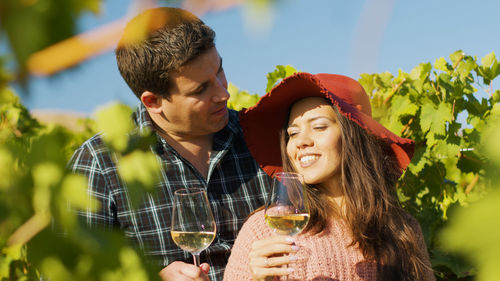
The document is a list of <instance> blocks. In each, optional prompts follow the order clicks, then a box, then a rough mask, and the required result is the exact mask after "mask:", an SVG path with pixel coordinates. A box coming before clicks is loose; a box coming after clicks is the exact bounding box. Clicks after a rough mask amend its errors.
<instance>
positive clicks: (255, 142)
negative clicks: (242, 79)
mask: <svg viewBox="0 0 500 281" xmlns="http://www.w3.org/2000/svg"><path fill="white" fill-rule="evenodd" d="M332 75H333V76H332ZM324 76H326V75H325V74H323V76H322V75H321V74H317V75H313V74H309V73H304V72H301V73H297V74H294V75H292V76H289V77H287V78H285V79H283V81H281V82H280V83H279V84H278V85H276V86H275V87H274V88H273V89H272V90H271V91H270V92H269V93H267V94H266V95H264V96H262V97H261V99H260V100H259V101H258V102H257V104H256V105H255V106H252V107H250V108H248V109H244V110H242V111H240V124H241V128H242V130H243V134H244V138H245V141H246V143H247V146H248V149H249V150H250V153H251V154H252V156H253V157H254V158H255V160H257V162H258V163H259V165H260V167H261V168H262V169H263V170H264V171H265V172H266V173H267V174H268V175H270V176H272V175H273V174H274V173H276V172H280V171H282V162H281V152H280V136H279V134H280V131H281V129H282V128H283V126H284V125H285V121H286V119H287V117H288V116H287V115H288V111H289V108H290V106H291V105H292V104H293V103H295V102H296V101H298V100H300V99H302V98H306V97H322V98H326V99H328V100H330V102H331V103H332V104H333V105H335V106H336V107H337V109H338V111H339V112H340V113H341V114H343V115H344V116H346V117H347V118H349V119H350V120H352V121H354V122H356V123H357V124H358V125H359V126H360V127H362V128H363V129H365V130H366V131H367V132H369V133H370V134H372V135H374V136H376V137H378V138H380V139H383V140H384V141H386V142H387V143H388V144H389V145H390V147H391V149H392V151H393V152H394V156H395V157H396V159H397V160H398V164H399V167H400V168H401V169H402V170H404V169H405V168H406V167H407V166H408V164H409V163H410V160H411V157H412V156H413V152H414V147H415V143H414V142H413V141H412V140H410V139H406V138H402V137H399V136H398V135H396V134H394V133H392V132H391V131H389V130H388V129H387V128H385V127H384V126H382V125H381V124H380V123H378V122H377V121H376V120H374V119H373V118H371V117H370V116H368V115H367V114H365V113H363V112H361V111H360V110H358V109H357V108H356V107H354V106H353V105H351V104H349V103H348V102H346V101H345V100H344V99H342V98H341V97H339V96H338V95H336V94H335V89H331V88H330V89H331V90H328V88H327V87H326V86H325V84H326V83H325V82H324V81H322V77H324ZM327 76H328V77H330V78H333V79H334V80H335V79H337V78H338V79H349V80H352V79H351V78H349V77H346V76H342V75H334V74H327ZM352 81H355V80H352ZM355 83H356V84H357V82H355ZM341 90H345V89H339V91H341ZM363 91H364V90H363Z"/></svg>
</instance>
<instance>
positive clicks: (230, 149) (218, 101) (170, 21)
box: [71, 8, 269, 280]
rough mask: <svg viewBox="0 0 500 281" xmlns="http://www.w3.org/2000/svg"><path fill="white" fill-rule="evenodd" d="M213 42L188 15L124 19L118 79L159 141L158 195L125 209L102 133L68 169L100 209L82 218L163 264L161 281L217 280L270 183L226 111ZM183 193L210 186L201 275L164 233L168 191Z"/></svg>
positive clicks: (168, 11)
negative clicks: (212, 232)
mask: <svg viewBox="0 0 500 281" xmlns="http://www.w3.org/2000/svg"><path fill="white" fill-rule="evenodd" d="M144 27H146V29H144ZM144 30H146V32H145V33H144V32H143V31H144ZM214 37H215V33H214V31H213V30H212V29H210V28H209V27H208V26H206V25H205V24H204V23H203V22H202V21H201V20H199V19H198V18H197V17H195V16H194V15H192V14H190V13H189V12H186V11H184V10H181V9H175V8H155V9H151V10H148V11H146V12H144V13H142V14H140V15H138V16H137V17H135V18H134V19H132V20H131V22H129V24H128V25H127V27H126V28H125V32H124V35H123V37H122V39H121V41H120V43H119V45H118V47H117V49H116V59H117V62H118V68H119V70H120V73H121V75H122V77H123V78H124V80H125V81H126V82H127V84H128V85H129V87H130V88H131V89H132V91H133V92H134V93H135V95H136V96H137V97H138V98H139V99H140V100H141V105H140V108H139V109H138V110H137V112H136V113H135V116H134V118H135V121H136V123H137V126H138V127H139V128H144V127H149V128H151V129H153V130H154V131H155V133H156V134H157V143H156V144H155V145H154V146H152V151H153V152H154V153H155V155H156V157H158V159H159V161H160V163H161V166H162V167H161V169H162V170H161V179H160V180H159V181H160V182H159V183H158V185H157V187H156V188H157V190H156V191H157V192H156V193H157V194H160V196H156V197H154V198H153V197H151V196H149V194H144V196H143V198H144V201H143V202H142V205H141V206H140V207H139V208H137V209H131V207H130V206H129V204H127V196H129V194H128V193H127V190H126V187H124V186H123V183H122V181H121V180H120V178H119V176H118V174H117V170H116V163H114V162H113V160H112V159H113V157H112V155H111V153H109V152H108V151H107V150H106V149H102V140H101V137H100V136H99V135H96V136H94V137H92V138H91V139H89V140H88V141H86V142H85V143H84V144H83V145H82V146H81V147H80V148H79V149H78V150H77V151H76V152H75V154H74V156H73V158H72V162H71V163H72V164H71V167H72V169H73V171H74V172H77V173H81V174H84V175H87V176H88V178H89V189H90V191H89V192H90V194H93V195H94V197H95V198H97V199H98V200H99V201H100V202H101V206H103V207H102V208H101V210H99V211H97V212H87V213H81V215H82V216H84V217H85V221H87V223H89V224H90V225H91V226H95V225H107V226H117V227H119V228H120V229H122V230H123V231H124V232H125V234H126V235H127V236H128V237H130V238H131V239H132V240H133V241H134V242H136V243H137V244H138V246H139V247H140V248H141V249H143V251H144V253H145V254H146V255H148V256H152V257H153V258H154V259H155V260H157V261H158V263H159V264H161V265H162V266H165V268H164V269H163V270H161V272H160V276H161V277H162V279H163V280H208V278H210V279H211V280H222V275H223V271H224V267H225V265H226V262H227V258H228V257H229V254H230V249H231V247H232V245H233V242H234V240H235V238H236V235H237V233H238V230H239V228H240V227H241V225H242V224H243V221H244V220H245V218H246V217H247V216H248V214H249V213H251V212H252V211H253V210H254V209H256V208H257V207H259V206H262V205H263V204H264V202H265V197H266V196H267V192H268V191H267V189H268V186H269V178H268V177H267V175H266V174H265V173H264V172H263V171H262V170H260V169H259V167H258V164H257V163H256V162H255V160H254V159H253V158H252V157H251V156H250V153H249V151H248V149H247V147H246V144H245V142H244V140H243V136H242V132H241V128H240V127H239V123H238V116H237V113H236V112H235V111H231V110H228V109H227V106H226V104H227V100H228V98H229V94H228V92H227V81H226V77H225V74H224V69H223V67H222V58H221V57H220V55H219V53H218V52H217V49H216V48H215V44H214ZM189 187H203V188H205V189H206V191H207V194H208V197H209V200H210V203H211V207H212V210H213V212H214V216H215V219H216V224H217V236H216V238H215V240H214V242H213V243H212V245H211V246H210V247H209V248H208V249H206V250H205V251H203V252H202V254H201V260H202V262H203V261H205V262H206V263H204V264H202V265H201V267H199V268H198V267H195V266H194V265H192V259H191V257H190V255H189V254H188V253H187V252H184V251H183V250H181V249H180V248H178V247H177V246H176V245H175V244H174V243H173V241H172V238H171V237H170V233H169V229H170V217H171V212H172V203H173V202H172V201H173V194H174V191H175V190H177V189H181V188H189ZM207 272H208V274H207Z"/></svg>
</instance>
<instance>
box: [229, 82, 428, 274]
mask: <svg viewBox="0 0 500 281" xmlns="http://www.w3.org/2000/svg"><path fill="white" fill-rule="evenodd" d="M240 122H241V125H242V128H243V130H244V133H245V139H246V142H247V145H248V147H249V149H250V151H251V152H252V155H253V156H254V158H255V159H256V160H257V161H258V162H259V164H260V165H261V167H262V168H263V169H264V170H265V171H266V172H267V173H268V174H270V175H272V174H274V173H275V172H278V171H281V170H285V171H294V172H298V173H300V174H302V175H303V176H304V181H305V183H306V193H307V195H306V197H307V199H308V207H309V211H310V220H309V223H308V225H307V226H306V228H305V229H304V230H303V231H302V233H300V234H299V235H297V236H294V237H284V236H279V235H276V234H274V233H273V232H272V230H271V229H270V228H268V227H267V226H266V224H265V222H264V212H263V210H260V211H257V212H255V213H254V214H253V215H252V216H251V217H250V218H249V219H248V220H247V222H246V223H245V224H244V225H243V228H242V229H241V231H240V233H239V234H238V237H237V239H236V241H235V244H234V247H233V249H232V253H231V256H230V258H229V262H228V264H227V266H226V271H225V275H224V280H272V279H273V277H276V276H284V275H288V276H289V280H435V279H434V276H433V273H432V269H431V267H430V262H429V256H428V254H427V248H426V245H425V242H424V240H423V235H422V231H421V229H420V226H419V225H418V223H417V221H416V220H415V219H414V218H412V217H411V216H410V215H409V214H407V213H406V212H405V211H404V210H403V209H402V208H401V207H400V205H399V201H398V199H397V195H396V190H395V184H396V182H397V180H398V178H399V177H400V176H401V173H402V172H403V170H404V169H405V168H406V166H407V165H408V164H409V162H410V159H411V156H412V155H413V150H414V143H413V141H411V140H408V139H404V138H400V137H398V136H396V135H395V134H393V133H391V132H390V131H389V130H387V129H386V128H384V127H383V126H382V125H380V124H379V123H378V122H376V121H375V120H373V119H372V118H371V107H370V101H369V98H368V96H367V95H366V93H365V91H364V90H363V88H362V87H361V85H360V84H359V83H357V82H356V81H355V80H353V79H351V78H348V77H345V76H341V75H333V74H317V75H312V74H309V73H298V74H295V75H293V76H290V77H288V78H285V79H284V80H283V81H282V82H281V83H280V84H278V85H277V86H275V87H274V88H273V89H272V90H271V91H270V92H269V93H268V94H266V95H265V96H263V97H262V98H261V100H260V101H259V102H258V103H257V105H256V106H254V107H252V108H250V109H248V110H246V111H244V112H242V113H241V114H240ZM280 129H281V133H280ZM280 148H281V153H280ZM283 265H288V266H287V267H284V266H283Z"/></svg>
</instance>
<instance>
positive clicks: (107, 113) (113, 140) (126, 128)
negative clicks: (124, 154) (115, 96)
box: [95, 103, 134, 151]
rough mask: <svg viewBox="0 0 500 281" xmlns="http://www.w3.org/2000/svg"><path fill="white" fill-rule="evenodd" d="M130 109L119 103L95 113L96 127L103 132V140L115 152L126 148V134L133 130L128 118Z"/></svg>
mask: <svg viewBox="0 0 500 281" xmlns="http://www.w3.org/2000/svg"><path fill="white" fill-rule="evenodd" d="M131 114H132V109H131V108H130V107H129V106H127V105H125V104H119V103H113V104H111V105H108V106H106V107H104V108H102V109H99V110H98V111H97V113H96V114H95V115H96V126H97V128H98V130H99V131H102V132H103V139H104V141H105V142H106V143H108V144H109V145H110V146H111V147H112V148H114V149H115V150H116V151H124V150H125V149H126V148H127V143H128V137H127V136H128V134H129V133H130V132H131V131H132V129H133V128H134V125H133V123H132V120H131V118H130V116H131Z"/></svg>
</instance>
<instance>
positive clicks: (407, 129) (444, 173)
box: [0, 0, 500, 280]
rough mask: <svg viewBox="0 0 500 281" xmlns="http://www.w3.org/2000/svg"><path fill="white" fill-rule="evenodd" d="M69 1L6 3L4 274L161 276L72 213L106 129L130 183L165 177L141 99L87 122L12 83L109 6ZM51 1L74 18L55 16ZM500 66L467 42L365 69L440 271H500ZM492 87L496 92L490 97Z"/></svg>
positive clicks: (0, 72) (464, 275)
mask: <svg viewBox="0 0 500 281" xmlns="http://www.w3.org/2000/svg"><path fill="white" fill-rule="evenodd" d="M61 1H62V0H50V1H48V0H47V1H16V0H2V1H1V2H0V28H1V30H2V32H3V33H5V34H6V36H7V38H8V40H9V42H10V43H11V45H12V49H13V56H14V59H15V61H16V65H17V66H18V68H17V70H16V71H15V74H12V73H9V72H8V71H7V70H6V67H5V60H4V59H2V60H1V65H0V178H1V179H2V180H1V181H0V248H1V254H0V278H1V280H40V278H42V279H43V278H45V277H48V278H50V279H51V280H151V279H155V278H156V276H157V275H156V274H157V273H156V272H155V269H153V268H150V267H149V266H148V264H146V263H145V262H144V260H145V259H144V258H143V257H141V255H140V253H138V252H136V251H135V250H134V249H133V248H131V247H130V246H129V245H128V244H127V242H126V241H124V240H123V239H122V236H121V235H120V234H117V233H110V232H105V233H102V232H98V231H89V230H88V229H86V228H84V227H82V226H80V224H79V222H78V221H77V220H76V219H75V216H74V214H72V213H71V212H68V202H69V203H70V204H71V205H72V207H73V208H87V206H88V200H91V199H90V198H88V197H87V195H86V193H85V188H86V185H85V179H82V178H81V177H78V176H75V175H72V174H70V173H69V172H68V171H67V170H66V169H65V166H66V163H67V161H68V160H69V157H70V156H71V154H72V152H73V151H74V149H76V147H78V146H79V145H80V144H81V143H82V142H83V141H84V140H85V139H87V138H88V137H90V136H91V135H93V134H94V133H95V132H98V131H105V132H106V135H107V136H109V138H107V140H106V141H107V143H108V144H109V145H110V147H112V148H113V149H115V151H116V152H117V155H118V158H119V161H120V172H122V174H123V175H124V180H125V181H126V182H127V184H128V185H129V186H130V187H131V192H141V191H142V190H143V189H146V190H147V188H148V187H150V186H152V185H153V184H154V183H153V182H151V180H150V179H151V178H154V174H155V172H156V166H155V164H154V163H153V162H154V161H153V160H152V159H151V155H149V153H148V152H147V145H148V143H149V140H150V138H149V135H148V134H147V133H146V134H139V133H138V132H133V131H131V129H132V125H131V124H130V123H126V122H122V121H123V120H129V119H128V116H129V114H130V112H131V110H132V109H131V108H129V107H128V106H125V105H120V104H115V105H110V106H108V107H106V108H104V109H102V110H100V111H99V112H96V113H95V114H94V116H95V117H94V118H92V119H82V120H81V121H80V124H81V126H80V128H81V129H80V130H78V131H74V130H68V129H67V128H64V127H61V126H58V125H54V124H42V123H40V122H39V121H38V120H37V119H35V118H34V117H33V116H32V115H31V114H30V113H29V112H28V110H27V109H26V108H25V107H24V106H23V105H22V104H21V103H20V101H19V98H18V96H17V95H16V93H14V92H13V90H12V89H11V88H10V87H9V86H8V82H9V81H11V80H12V79H21V80H23V79H26V78H27V77H28V76H27V68H26V62H27V59H28V58H29V56H30V54H32V53H33V52H35V51H37V50H40V49H42V48H44V47H47V46H50V45H51V44H53V43H55V42H57V41H59V40H60V39H62V38H66V37H67V36H69V35H71V34H74V32H75V30H74V29H75V26H74V19H75V18H76V17H78V16H79V15H80V14H81V13H82V12H85V11H92V12H95V11H97V10H98V8H99V7H98V1H77V0H71V1H62V2H64V3H62V2H61ZM47 9H48V10H47ZM47 11H52V12H54V13H55V14H57V15H59V14H60V13H62V14H64V17H60V18H58V20H57V21H54V17H53V16H51V15H53V14H50V13H47ZM19 22H23V24H21V25H20V24H19ZM52 33H53V34H52ZM23 34H24V35H26V36H28V37H29V36H31V38H32V39H33V40H26V37H22V36H21V35H23ZM28 43H29V44H28ZM294 71H295V69H294V68H293V67H291V66H277V68H276V70H275V71H273V72H271V73H269V74H268V75H267V79H268V83H267V90H268V89H269V88H270V87H272V85H274V84H275V83H277V82H278V81H279V80H280V79H282V78H283V77H286V76H288V75H290V74H292V73H293V72H294ZM499 74H500V67H499V66H498V61H497V59H496V57H495V54H494V53H491V54H489V55H487V56H485V57H483V58H476V57H474V56H470V55H467V54H464V53H463V52H462V51H457V52H455V53H452V54H451V55H450V57H449V58H438V59H436V60H435V61H434V62H432V63H422V64H419V65H417V66H416V67H415V68H413V70H412V71H410V72H409V73H406V72H403V71H399V73H397V75H396V74H391V73H376V74H363V75H361V78H360V79H359V81H360V82H361V83H362V84H363V86H364V87H365V89H366V91H367V92H368V93H369V95H370V96H371V101H372V106H373V114H374V117H375V118H377V119H378V120H379V121H380V122H381V123H383V124H384V125H386V126H387V127H388V128H390V129H391V130H392V131H394V132H395V133H397V134H399V135H402V136H404V137H408V138H411V139H414V140H415V141H416V143H417V150H416V154H415V157H414V158H413V159H412V163H411V165H410V166H409V168H408V170H407V172H406V173H405V175H404V176H403V177H402V179H401V181H400V183H399V185H398V194H399V196H400V200H401V202H402V204H403V206H404V207H405V208H406V209H407V210H408V211H409V212H410V213H412V214H413V215H414V216H415V217H416V218H417V219H418V220H419V221H420V223H421V225H422V229H423V231H424V234H425V237H426V242H427V245H428V247H429V252H430V254H431V258H432V263H433V267H434V269H435V271H436V276H437V277H438V280H472V279H476V280H500V269H499V268H498V267H497V265H498V264H500V254H499V253H500V224H499V221H500V210H499V206H500V191H499V188H498V187H499V186H500V180H499V177H500V173H499V169H500V160H499V159H500V152H499V151H500V150H499V149H498V145H497V140H498V139H500V133H499V132H500V106H499V101H500V91H499V90H496V89H493V88H492V86H491V85H492V84H491V83H492V81H493V80H494V79H495V78H496V77H497V76H498V75H499ZM229 91H230V92H231V99H230V101H229V106H230V107H232V108H235V109H241V108H243V107H249V106H251V105H253V104H254V103H255V102H256V101H257V100H258V97H259V95H258V94H254V95H250V94H249V93H248V92H245V91H240V90H239V89H238V88H237V86H235V85H230V87H229ZM484 92H486V93H487V95H486V98H480V97H481V96H484V95H481V93H484ZM116 120H119V121H120V122H117V121H116ZM116 124H120V125H119V126H116ZM146 174H147V175H149V176H148V177H144V176H142V175H146ZM55 222H57V223H55Z"/></svg>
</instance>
